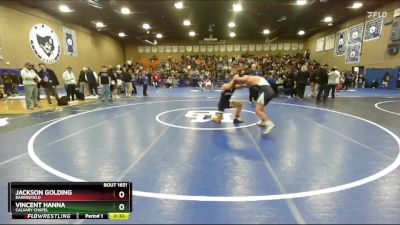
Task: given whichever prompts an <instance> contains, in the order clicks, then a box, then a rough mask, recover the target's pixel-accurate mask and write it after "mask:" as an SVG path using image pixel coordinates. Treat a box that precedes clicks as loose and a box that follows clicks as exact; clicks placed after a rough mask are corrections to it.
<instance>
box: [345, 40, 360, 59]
mask: <svg viewBox="0 0 400 225" xmlns="http://www.w3.org/2000/svg"><path fill="white" fill-rule="evenodd" d="M360 56H361V43H357V44H352V45H349V46H348V47H347V51H346V63H358V62H360Z"/></svg>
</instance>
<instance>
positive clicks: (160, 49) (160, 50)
mask: <svg viewBox="0 0 400 225" xmlns="http://www.w3.org/2000/svg"><path fill="white" fill-rule="evenodd" d="M158 52H159V53H164V45H159V46H158Z"/></svg>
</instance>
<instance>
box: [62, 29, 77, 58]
mask: <svg viewBox="0 0 400 225" xmlns="http://www.w3.org/2000/svg"><path fill="white" fill-rule="evenodd" d="M62 32H63V40H64V54H65V55H69V56H75V57H78V48H77V45H76V32H75V30H72V29H69V28H66V27H62Z"/></svg>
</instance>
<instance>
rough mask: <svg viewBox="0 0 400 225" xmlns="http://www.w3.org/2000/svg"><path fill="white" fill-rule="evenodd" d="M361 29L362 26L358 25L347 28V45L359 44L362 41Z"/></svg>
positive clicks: (361, 24)
mask: <svg viewBox="0 0 400 225" xmlns="http://www.w3.org/2000/svg"><path fill="white" fill-rule="evenodd" d="M363 29H364V24H363V23H360V24H358V25H355V26H352V27H350V28H349V41H348V42H347V43H348V44H349V45H352V44H357V43H361V42H362V39H363Z"/></svg>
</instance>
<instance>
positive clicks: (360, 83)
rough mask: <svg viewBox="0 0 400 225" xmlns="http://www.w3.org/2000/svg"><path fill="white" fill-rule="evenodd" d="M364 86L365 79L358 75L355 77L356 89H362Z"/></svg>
mask: <svg viewBox="0 0 400 225" xmlns="http://www.w3.org/2000/svg"><path fill="white" fill-rule="evenodd" d="M364 84H365V78H364V75H362V74H360V75H358V76H357V87H358V88H364Z"/></svg>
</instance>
